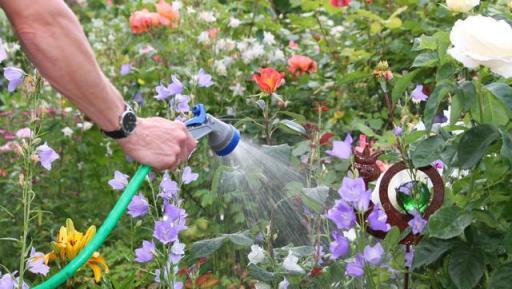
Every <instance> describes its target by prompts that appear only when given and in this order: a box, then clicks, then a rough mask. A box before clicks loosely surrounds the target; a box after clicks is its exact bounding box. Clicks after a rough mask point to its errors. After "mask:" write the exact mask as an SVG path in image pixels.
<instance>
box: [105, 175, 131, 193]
mask: <svg viewBox="0 0 512 289" xmlns="http://www.w3.org/2000/svg"><path fill="white" fill-rule="evenodd" d="M108 184H109V185H110V186H111V187H112V189H114V190H122V189H124V187H126V185H127V184H128V175H125V174H123V173H121V172H120V171H115V172H114V178H113V179H111V180H110V181H108Z"/></svg>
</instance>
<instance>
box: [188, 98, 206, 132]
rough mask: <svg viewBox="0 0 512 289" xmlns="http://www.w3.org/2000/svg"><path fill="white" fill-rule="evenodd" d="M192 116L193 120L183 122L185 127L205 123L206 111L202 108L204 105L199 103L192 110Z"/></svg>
mask: <svg viewBox="0 0 512 289" xmlns="http://www.w3.org/2000/svg"><path fill="white" fill-rule="evenodd" d="M192 114H194V118H191V119H189V120H187V121H186V122H185V125H186V126H187V127H191V126H199V125H203V124H205V123H206V109H205V108H204V104H202V103H199V104H197V105H196V106H194V108H193V109H192Z"/></svg>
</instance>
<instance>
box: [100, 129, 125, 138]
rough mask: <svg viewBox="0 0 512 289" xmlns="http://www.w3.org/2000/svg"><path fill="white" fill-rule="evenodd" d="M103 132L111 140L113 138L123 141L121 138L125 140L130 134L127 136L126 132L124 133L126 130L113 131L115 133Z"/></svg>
mask: <svg viewBox="0 0 512 289" xmlns="http://www.w3.org/2000/svg"><path fill="white" fill-rule="evenodd" d="M102 132H103V133H104V134H105V135H106V136H108V137H110V138H113V139H121V138H125V137H127V136H128V134H126V132H124V130H122V129H119V130H113V131H104V130H102Z"/></svg>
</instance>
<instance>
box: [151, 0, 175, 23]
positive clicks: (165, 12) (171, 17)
mask: <svg viewBox="0 0 512 289" xmlns="http://www.w3.org/2000/svg"><path fill="white" fill-rule="evenodd" d="M155 6H156V11H157V12H158V15H159V16H160V23H161V24H162V25H164V26H167V27H171V28H176V27H178V22H179V21H180V12H179V11H178V10H177V9H175V8H174V7H172V5H171V4H169V3H167V2H165V1H164V0H160V3H158V4H155Z"/></svg>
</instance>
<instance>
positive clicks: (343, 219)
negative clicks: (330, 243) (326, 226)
mask: <svg viewBox="0 0 512 289" xmlns="http://www.w3.org/2000/svg"><path fill="white" fill-rule="evenodd" d="M327 218H328V219H329V220H331V221H333V222H334V224H336V227H337V228H338V229H340V230H346V229H350V228H352V227H353V226H354V224H355V222H356V214H355V213H354V209H352V207H351V206H349V205H348V204H347V203H345V202H344V201H342V200H337V201H336V203H335V205H334V207H332V208H331V209H330V210H329V211H327Z"/></svg>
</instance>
